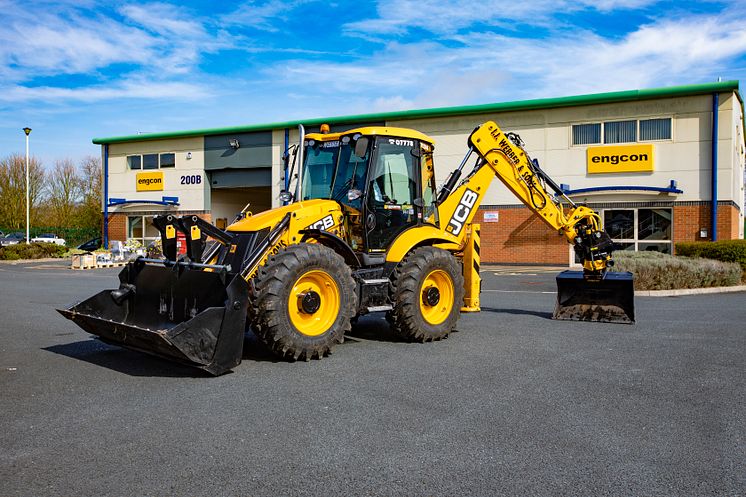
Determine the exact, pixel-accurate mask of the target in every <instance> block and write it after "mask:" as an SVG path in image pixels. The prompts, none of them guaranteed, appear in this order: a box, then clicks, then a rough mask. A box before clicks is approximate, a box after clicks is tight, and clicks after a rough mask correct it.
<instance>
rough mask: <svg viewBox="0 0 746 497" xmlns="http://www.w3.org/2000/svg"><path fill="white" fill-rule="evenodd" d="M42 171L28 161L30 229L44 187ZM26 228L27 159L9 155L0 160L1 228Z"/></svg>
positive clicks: (37, 162)
mask: <svg viewBox="0 0 746 497" xmlns="http://www.w3.org/2000/svg"><path fill="white" fill-rule="evenodd" d="M44 179H45V174H44V169H42V167H41V162H40V161H39V160H37V159H36V158H35V157H31V158H30V159H29V199H30V204H31V221H32V225H33V224H34V223H35V222H36V221H37V218H38V216H37V211H38V207H39V203H40V200H41V197H42V190H43V186H44ZM25 225H26V157H25V156H23V155H18V154H14V155H9V156H7V157H5V158H3V159H1V160H0V226H3V227H5V228H9V229H13V230H19V229H21V227H24V226H25Z"/></svg>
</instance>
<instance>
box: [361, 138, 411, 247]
mask: <svg viewBox="0 0 746 497" xmlns="http://www.w3.org/2000/svg"><path fill="white" fill-rule="evenodd" d="M419 146H420V145H419V142H418V141H417V140H410V139H400V138H389V137H378V138H376V144H375V149H374V156H373V163H372V164H371V165H370V170H369V173H368V185H367V194H366V211H367V213H366V216H365V227H366V242H367V248H368V250H371V251H381V250H384V249H386V247H388V246H389V245H390V244H391V242H393V241H394V239H395V238H396V237H397V235H399V233H401V232H402V231H404V230H406V229H407V228H409V227H411V226H414V225H416V224H418V223H419V222H420V219H421V217H422V211H421V208H420V207H419V206H418V205H417V204H422V201H421V196H420V193H419V191H420V155H421V154H420V148H419Z"/></svg>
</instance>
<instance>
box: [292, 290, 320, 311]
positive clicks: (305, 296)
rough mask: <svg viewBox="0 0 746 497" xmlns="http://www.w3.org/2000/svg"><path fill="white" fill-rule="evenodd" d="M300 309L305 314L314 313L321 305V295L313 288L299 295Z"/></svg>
mask: <svg viewBox="0 0 746 497" xmlns="http://www.w3.org/2000/svg"><path fill="white" fill-rule="evenodd" d="M298 302H299V304H300V305H299V306H298V307H300V310H301V311H302V312H303V313H305V314H314V313H315V312H316V311H318V310H319V308H320V307H321V296H319V294H318V293H316V292H314V291H313V290H309V291H307V292H304V293H302V294H300V295H299V296H298Z"/></svg>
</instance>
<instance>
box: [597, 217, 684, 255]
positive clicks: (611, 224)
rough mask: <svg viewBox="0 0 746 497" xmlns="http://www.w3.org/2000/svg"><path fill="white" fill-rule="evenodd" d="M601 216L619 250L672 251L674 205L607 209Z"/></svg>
mask: <svg viewBox="0 0 746 497" xmlns="http://www.w3.org/2000/svg"><path fill="white" fill-rule="evenodd" d="M602 216H603V220H604V229H605V230H606V232H607V233H608V234H609V236H610V237H611V239H612V240H613V241H614V243H615V245H616V246H617V248H616V250H637V251H639V252H645V251H655V252H663V253H664V254H670V253H671V252H672V250H671V248H672V246H671V245H672V242H671V227H672V226H673V223H672V220H673V214H672V211H671V209H607V210H604V211H602Z"/></svg>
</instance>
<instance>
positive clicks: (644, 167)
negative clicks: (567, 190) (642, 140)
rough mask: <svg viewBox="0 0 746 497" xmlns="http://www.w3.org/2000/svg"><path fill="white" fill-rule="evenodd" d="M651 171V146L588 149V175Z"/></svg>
mask: <svg viewBox="0 0 746 497" xmlns="http://www.w3.org/2000/svg"><path fill="white" fill-rule="evenodd" d="M652 170H653V145H652V144H645V145H621V146H615V147H588V172H589V173H629V172H639V171H652Z"/></svg>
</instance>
